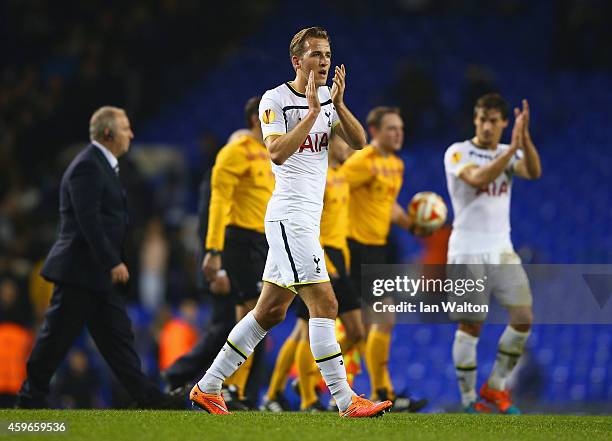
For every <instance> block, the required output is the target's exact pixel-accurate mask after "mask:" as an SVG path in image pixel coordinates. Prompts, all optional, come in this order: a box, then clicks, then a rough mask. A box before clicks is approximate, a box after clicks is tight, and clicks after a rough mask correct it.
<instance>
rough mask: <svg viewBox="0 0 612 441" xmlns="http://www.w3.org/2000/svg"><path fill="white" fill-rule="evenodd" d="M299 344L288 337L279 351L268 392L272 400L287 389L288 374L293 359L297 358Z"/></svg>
mask: <svg viewBox="0 0 612 441" xmlns="http://www.w3.org/2000/svg"><path fill="white" fill-rule="evenodd" d="M297 345H298V342H297V340H294V339H292V338H288V339H287V340H285V343H283V346H282V347H281V349H280V351H279V352H278V357H277V358H276V363H275V364H274V371H273V372H272V379H270V386H269V387H268V393H267V394H266V396H267V397H268V398H269V399H270V400H274V399H276V394H278V393H279V392H283V391H284V390H285V385H286V384H287V374H288V373H289V369H291V365H292V364H293V360H295V350H296V348H297Z"/></svg>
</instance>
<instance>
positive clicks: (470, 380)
mask: <svg viewBox="0 0 612 441" xmlns="http://www.w3.org/2000/svg"><path fill="white" fill-rule="evenodd" d="M477 344H478V337H474V336H472V335H470V334H468V333H467V332H463V331H461V330H459V329H457V331H456V332H455V340H454V341H453V362H454V363H455V372H456V373H457V381H458V383H459V392H460V393H461V404H463V406H464V407H466V406H469V405H470V404H471V403H473V402H474V401H476V345H477Z"/></svg>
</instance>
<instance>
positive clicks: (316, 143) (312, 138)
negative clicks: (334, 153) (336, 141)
mask: <svg viewBox="0 0 612 441" xmlns="http://www.w3.org/2000/svg"><path fill="white" fill-rule="evenodd" d="M328 147H329V138H328V136H327V133H325V132H324V133H311V134H309V135H308V136H307V137H306V139H305V140H304V142H303V143H302V145H301V146H300V148H299V149H298V151H297V152H298V153H302V152H304V151H308V152H311V153H318V152H322V151H323V149H325V150H327V149H328Z"/></svg>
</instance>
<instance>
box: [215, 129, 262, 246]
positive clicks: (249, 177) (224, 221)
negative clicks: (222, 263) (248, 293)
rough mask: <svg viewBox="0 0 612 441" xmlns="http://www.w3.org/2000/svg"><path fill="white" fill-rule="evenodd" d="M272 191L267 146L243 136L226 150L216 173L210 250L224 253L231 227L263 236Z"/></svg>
mask: <svg viewBox="0 0 612 441" xmlns="http://www.w3.org/2000/svg"><path fill="white" fill-rule="evenodd" d="M272 190H274V175H273V174H272V166H271V164H270V155H269V153H268V150H267V149H266V147H265V146H264V145H263V144H261V143H259V142H258V141H257V140H256V139H255V138H253V137H251V136H242V137H240V138H238V139H237V140H236V141H234V142H232V143H230V144H227V145H226V146H224V147H223V148H222V149H221V150H220V151H219V153H218V154H217V158H216V160H215V165H214V167H213V171H212V179H211V196H210V205H209V208H208V210H209V213H208V232H207V234H206V248H207V249H210V248H214V249H217V250H222V249H223V245H224V241H225V227H226V226H228V225H234V226H237V227H241V228H246V229H249V230H253V231H257V232H259V233H263V232H264V217H265V214H266V206H267V204H268V200H269V199H270V196H272Z"/></svg>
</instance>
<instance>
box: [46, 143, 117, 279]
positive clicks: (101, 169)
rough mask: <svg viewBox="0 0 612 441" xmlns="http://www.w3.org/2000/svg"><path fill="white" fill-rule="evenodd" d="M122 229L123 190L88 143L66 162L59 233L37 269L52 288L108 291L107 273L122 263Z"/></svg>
mask: <svg viewBox="0 0 612 441" xmlns="http://www.w3.org/2000/svg"><path fill="white" fill-rule="evenodd" d="M127 224H128V215H127V202H126V196H125V191H124V190H123V187H122V186H121V182H120V181H119V177H118V176H117V175H116V173H115V171H114V170H113V169H112V168H111V166H110V164H109V163H108V161H107V160H106V158H105V157H104V155H103V154H102V152H101V151H100V150H99V149H98V148H97V147H96V146H94V145H93V144H90V145H89V146H88V147H86V148H85V149H84V150H82V151H81V152H80V153H79V154H78V155H77V156H76V158H74V160H73V161H72V162H71V163H70V165H69V166H68V168H67V169H66V171H65V172H64V176H63V177H62V182H61V186H60V228H59V234H58V237H57V240H56V241H55V243H54V244H53V247H52V248H51V251H50V252H49V255H48V256H47V260H46V261H45V264H44V266H43V268H42V271H41V274H42V276H43V277H44V278H45V279H47V280H49V281H52V282H54V283H71V284H74V285H79V286H83V287H84V288H87V289H91V290H94V291H109V290H111V289H112V283H111V273H110V272H111V269H112V268H113V267H115V266H116V265H118V264H120V263H121V262H122V260H123V259H122V254H123V252H122V250H123V243H124V240H125V236H126V231H127Z"/></svg>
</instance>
